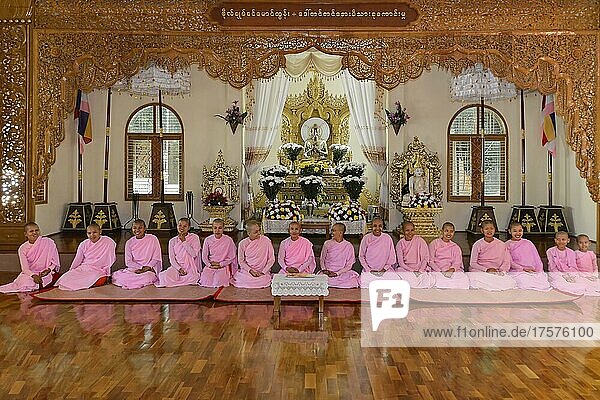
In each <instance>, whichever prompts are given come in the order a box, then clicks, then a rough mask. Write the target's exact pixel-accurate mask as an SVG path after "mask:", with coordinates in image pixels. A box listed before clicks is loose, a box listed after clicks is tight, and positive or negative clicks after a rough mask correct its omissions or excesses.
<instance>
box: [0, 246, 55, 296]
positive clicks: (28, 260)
mask: <svg viewBox="0 0 600 400" xmlns="http://www.w3.org/2000/svg"><path fill="white" fill-rule="evenodd" d="M17 254H18V255H19V262H20V264H21V273H20V274H19V276H17V278H16V279H15V280H14V281H13V282H11V283H8V284H6V285H3V286H0V293H15V292H30V291H32V290H36V289H39V285H38V284H37V283H35V282H34V281H33V278H32V277H31V276H32V275H38V274H39V273H40V272H43V271H45V270H47V269H48V268H49V269H50V273H49V274H48V275H46V276H44V277H42V286H48V285H49V284H50V283H52V274H53V273H56V272H58V271H59V270H60V260H59V258H58V250H57V249H56V244H55V243H54V240H52V239H50V238H47V237H44V236H38V238H37V239H36V240H35V242H34V243H33V244H32V243H29V242H25V243H23V244H22V245H21V246H19V250H18V251H17Z"/></svg>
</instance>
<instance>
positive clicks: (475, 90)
mask: <svg viewBox="0 0 600 400" xmlns="http://www.w3.org/2000/svg"><path fill="white" fill-rule="evenodd" d="M516 96H517V88H516V87H515V85H514V84H513V83H510V82H507V81H505V80H504V79H500V78H498V77H496V76H495V75H494V74H493V73H492V71H490V70H489V69H486V68H484V67H483V64H480V63H477V64H475V65H473V66H472V67H469V68H466V69H465V70H464V71H463V72H461V73H460V74H459V75H458V76H456V77H454V78H452V80H451V82H450V98H451V99H452V101H479V100H480V99H482V98H483V99H484V100H502V99H511V98H513V97H516Z"/></svg>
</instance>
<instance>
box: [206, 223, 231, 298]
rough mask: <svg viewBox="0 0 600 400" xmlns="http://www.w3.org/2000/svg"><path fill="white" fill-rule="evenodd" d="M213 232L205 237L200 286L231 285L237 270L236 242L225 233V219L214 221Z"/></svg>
mask: <svg viewBox="0 0 600 400" xmlns="http://www.w3.org/2000/svg"><path fill="white" fill-rule="evenodd" d="M212 228H213V234H212V235H210V236H209V237H207V238H206V239H204V246H202V262H203V263H204V268H203V269H202V273H201V274H200V286H206V287H221V286H229V281H230V280H231V274H232V271H235V270H237V260H236V255H235V253H236V249H235V243H233V239H232V238H231V237H230V236H227V235H223V230H224V229H225V221H223V220H222V219H220V218H217V219H215V220H214V221H213V223H212Z"/></svg>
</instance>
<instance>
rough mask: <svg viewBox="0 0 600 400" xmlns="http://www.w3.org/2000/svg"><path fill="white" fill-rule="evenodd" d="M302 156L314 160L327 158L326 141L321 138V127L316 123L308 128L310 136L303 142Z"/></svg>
mask: <svg viewBox="0 0 600 400" xmlns="http://www.w3.org/2000/svg"><path fill="white" fill-rule="evenodd" d="M304 156H305V157H306V158H312V159H315V160H320V159H323V158H327V143H326V142H325V141H324V140H323V139H321V128H319V127H318V126H317V124H314V125H313V126H312V128H310V136H309V137H308V139H306V141H305V142H304Z"/></svg>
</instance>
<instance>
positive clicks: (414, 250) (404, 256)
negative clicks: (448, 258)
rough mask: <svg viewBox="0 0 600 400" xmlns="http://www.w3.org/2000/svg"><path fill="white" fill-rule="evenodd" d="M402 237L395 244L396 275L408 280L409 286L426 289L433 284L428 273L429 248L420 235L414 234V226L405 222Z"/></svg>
mask: <svg viewBox="0 0 600 400" xmlns="http://www.w3.org/2000/svg"><path fill="white" fill-rule="evenodd" d="M402 231H403V233H404V237H403V238H402V239H400V240H399V241H398V244H396V257H397V261H398V269H397V272H398V275H399V276H400V278H401V279H403V280H405V281H407V282H408V284H409V285H410V287H411V288H419V289H426V288H430V287H432V286H433V283H434V280H433V277H432V276H431V275H430V274H429V272H428V270H429V267H428V265H427V263H428V262H429V249H428V248H427V243H426V242H425V240H423V238H422V237H420V236H418V235H416V234H415V226H414V225H413V224H412V223H410V222H407V223H405V224H404V225H403V228H402Z"/></svg>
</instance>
